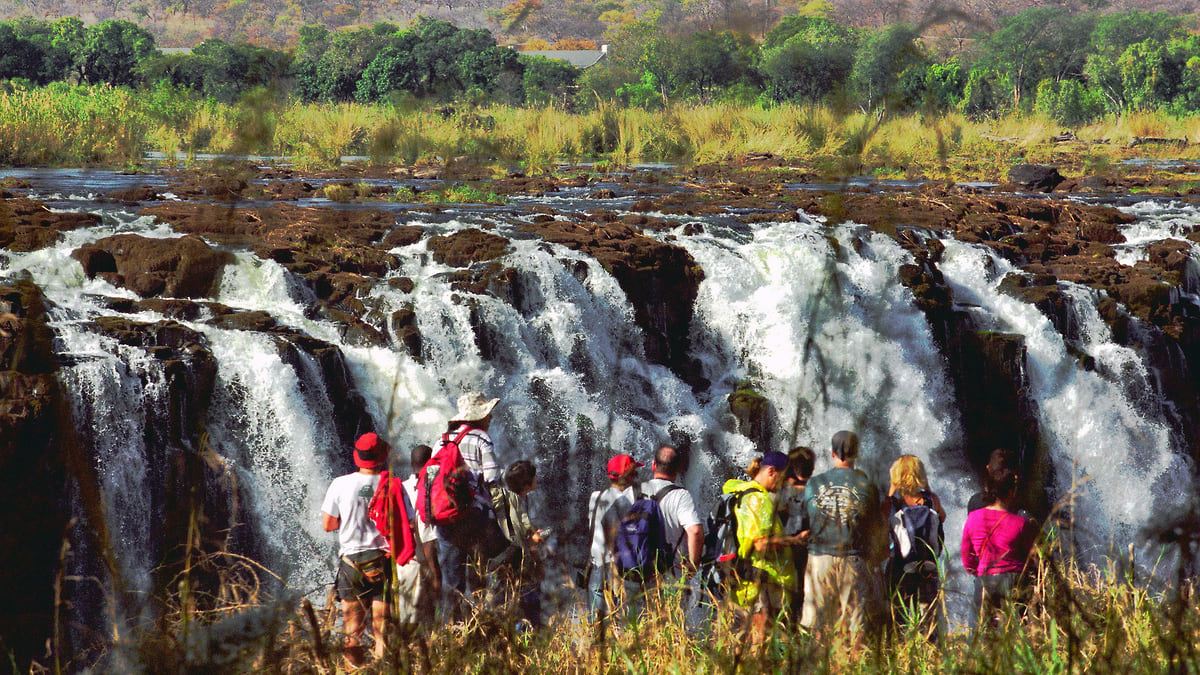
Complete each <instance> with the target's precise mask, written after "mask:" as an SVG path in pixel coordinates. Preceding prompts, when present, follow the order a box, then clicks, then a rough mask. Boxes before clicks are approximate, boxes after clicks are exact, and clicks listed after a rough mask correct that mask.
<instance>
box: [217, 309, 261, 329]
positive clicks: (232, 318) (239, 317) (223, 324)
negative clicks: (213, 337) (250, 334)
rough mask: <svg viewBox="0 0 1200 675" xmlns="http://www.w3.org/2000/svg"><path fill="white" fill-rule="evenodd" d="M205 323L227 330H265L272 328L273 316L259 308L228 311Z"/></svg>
mask: <svg viewBox="0 0 1200 675" xmlns="http://www.w3.org/2000/svg"><path fill="white" fill-rule="evenodd" d="M206 323H208V324H209V325H212V326H216V327H217V328H225V329H228V330H251V331H265V330H269V329H271V328H274V327H275V326H276V325H277V323H278V322H276V321H275V317H273V316H271V315H270V314H269V313H268V312H265V311H263V310H261V309H256V310H253V311H249V312H228V313H225V314H221V315H218V316H215V317H213V318H211V319H209V320H208V321H207V322H206Z"/></svg>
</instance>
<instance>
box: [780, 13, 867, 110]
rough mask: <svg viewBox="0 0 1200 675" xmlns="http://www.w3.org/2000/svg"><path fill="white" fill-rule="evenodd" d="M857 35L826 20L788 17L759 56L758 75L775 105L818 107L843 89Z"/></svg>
mask: <svg viewBox="0 0 1200 675" xmlns="http://www.w3.org/2000/svg"><path fill="white" fill-rule="evenodd" d="M857 47H858V34H857V33H856V32H854V31H852V30H851V29H848V28H844V27H842V26H839V25H838V24H836V23H834V22H832V21H829V20H827V19H818V18H812V17H801V16H793V17H786V18H784V19H783V21H781V22H780V23H779V25H777V26H776V27H775V28H774V29H772V30H771V32H769V33H767V37H766V39H765V41H764V43H763V47H762V49H761V51H760V52H759V58H758V66H757V68H758V71H759V73H760V74H761V75H762V78H763V79H764V81H765V83H766V86H767V91H768V93H769V95H770V96H771V98H773V99H774V100H776V101H796V102H811V103H816V102H820V101H822V100H824V99H826V98H827V97H828V96H829V95H830V94H831V93H833V92H834V91H835V90H837V89H839V88H841V87H844V86H845V85H846V83H847V82H848V80H849V78H850V73H851V72H852V70H853V68H854V58H855V50H856V49H857Z"/></svg>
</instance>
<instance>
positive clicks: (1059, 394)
mask: <svg viewBox="0 0 1200 675" xmlns="http://www.w3.org/2000/svg"><path fill="white" fill-rule="evenodd" d="M944 243H945V244H946V252H945V255H944V256H943V258H942V261H941V263H940V269H941V270H942V272H943V273H944V274H945V276H946V280H947V281H948V282H949V284H950V285H951V287H952V289H953V291H954V297H955V300H956V302H959V303H961V304H963V305H964V306H966V307H968V308H969V311H970V312H971V314H972V316H973V318H974V319H975V321H976V323H977V325H979V326H980V327H982V328H984V329H990V330H998V331H1004V332H1013V333H1018V334H1020V335H1022V336H1023V337H1024V339H1025V345H1026V347H1027V349H1028V352H1027V359H1026V363H1027V366H1028V371H1029V376H1030V377H1029V379H1030V385H1031V388H1032V391H1031V392H1030V393H1031V394H1032V397H1033V399H1034V400H1035V401H1036V403H1037V409H1038V412H1039V418H1040V419H1039V422H1040V427H1041V429H1042V431H1043V436H1042V439H1041V442H1042V443H1043V444H1044V445H1045V448H1046V450H1047V451H1048V456H1049V458H1050V459H1051V467H1052V470H1053V472H1054V475H1053V483H1052V484H1051V485H1049V486H1047V490H1048V492H1049V494H1048V495H1047V497H1048V498H1049V501H1050V502H1052V503H1053V504H1054V512H1055V515H1057V516H1058V517H1059V518H1061V519H1062V520H1063V521H1064V522H1065V521H1068V520H1069V521H1070V524H1071V525H1072V526H1073V532H1074V544H1075V547H1076V551H1077V553H1078V555H1079V556H1080V557H1081V559H1082V560H1084V561H1091V562H1098V561H1099V560H1100V559H1101V556H1105V555H1108V556H1112V557H1114V558H1115V559H1117V560H1118V561H1120V560H1122V559H1124V558H1127V556H1128V553H1127V548H1128V547H1129V546H1130V545H1131V544H1132V545H1140V544H1142V543H1143V542H1144V540H1143V536H1142V535H1141V533H1140V532H1139V530H1140V529H1141V528H1143V527H1145V526H1146V525H1148V524H1150V523H1151V522H1152V521H1153V519H1154V518H1156V517H1161V516H1162V514H1165V513H1171V512H1175V513H1181V512H1186V510H1187V508H1188V507H1189V506H1190V502H1189V500H1190V492H1191V485H1192V478H1191V476H1192V471H1191V469H1190V468H1189V467H1188V462H1187V460H1186V459H1185V456H1186V453H1185V452H1184V451H1183V449H1182V448H1179V447H1177V445H1176V441H1177V439H1175V438H1173V437H1172V434H1171V429H1170V424H1169V423H1168V421H1167V420H1165V419H1164V418H1163V414H1162V409H1161V406H1159V405H1157V401H1156V400H1155V399H1154V392H1153V390H1152V389H1151V388H1150V377H1149V373H1148V370H1147V367H1146V365H1145V364H1144V363H1143V362H1142V360H1141V357H1140V355H1139V354H1137V352H1136V351H1135V350H1132V349H1129V348H1127V347H1123V346H1121V345H1118V344H1115V343H1113V342H1112V339H1111V334H1110V332H1109V329H1108V327H1107V325H1106V324H1104V322H1103V321H1101V320H1100V314H1099V311H1098V309H1097V307H1096V304H1097V300H1098V295H1097V293H1096V292H1095V291H1092V290H1090V289H1086V288H1083V287H1080V286H1076V285H1074V284H1070V283H1068V282H1060V285H1061V286H1063V287H1064V288H1065V290H1066V293H1067V295H1068V297H1069V298H1071V300H1072V302H1071V303H1069V311H1070V312H1071V315H1072V321H1071V323H1073V324H1075V325H1077V326H1078V327H1079V330H1078V333H1079V337H1080V341H1081V344H1080V345H1078V347H1079V348H1081V349H1082V350H1083V351H1084V352H1086V353H1087V354H1089V355H1091V356H1092V357H1094V358H1095V360H1096V364H1097V367H1096V368H1095V369H1094V370H1089V369H1085V368H1083V367H1081V366H1080V365H1079V364H1078V363H1077V361H1076V359H1075V358H1074V357H1073V356H1072V354H1071V353H1070V350H1069V349H1068V344H1067V342H1066V340H1065V339H1064V337H1063V335H1062V334H1061V333H1059V332H1058V331H1057V330H1056V329H1055V327H1054V325H1053V324H1052V323H1051V320H1050V318H1048V317H1047V316H1046V315H1044V314H1042V313H1041V312H1040V311H1039V310H1038V309H1037V308H1035V307H1034V306H1032V305H1029V304H1027V303H1025V302H1022V301H1020V300H1018V299H1016V298H1013V297H1010V296H1008V295H1006V294H1004V293H1002V292H1001V291H1000V290H999V289H998V285H999V282H1000V280H1001V279H1003V278H1004V276H1005V275H1006V274H1008V273H1011V272H1013V271H1014V268H1013V267H1012V265H1011V264H1009V263H1008V262H1006V261H1004V260H1002V259H1000V258H998V257H996V256H995V255H994V254H993V253H992V252H991V251H990V250H988V249H986V248H983V247H980V246H972V245H968V244H963V243H960V242H956V241H952V240H947V241H945V242H944ZM951 522H953V521H951ZM1142 554H1143V555H1141V556H1140V557H1139V558H1138V562H1149V563H1152V562H1153V561H1154V559H1155V557H1156V555H1157V554H1158V551H1153V550H1151V551H1145V550H1143V551H1142Z"/></svg>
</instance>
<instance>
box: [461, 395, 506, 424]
mask: <svg viewBox="0 0 1200 675" xmlns="http://www.w3.org/2000/svg"><path fill="white" fill-rule="evenodd" d="M499 402H500V399H498V398H492V399H489V398H488V397H486V396H484V395H483V394H482V393H480V392H477V391H468V392H467V393H465V394H463V395H462V396H459V397H458V412H457V413H455V415H454V417H453V418H451V420H450V421H451V422H478V421H479V420H481V419H483V418H485V417H487V416H488V415H490V414H492V408H495V407H496V404H497V403H499Z"/></svg>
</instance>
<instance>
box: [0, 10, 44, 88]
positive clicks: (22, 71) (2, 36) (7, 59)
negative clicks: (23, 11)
mask: <svg viewBox="0 0 1200 675" xmlns="http://www.w3.org/2000/svg"><path fill="white" fill-rule="evenodd" d="M45 57H46V55H45V52H43V51H42V48H41V47H40V46H39V45H38V44H37V43H35V42H33V41H31V40H28V39H25V38H23V37H21V36H19V35H17V32H16V31H15V30H14V29H13V27H12V26H10V25H7V24H0V79H5V80H9V79H12V78H14V77H19V78H24V79H27V80H30V81H32V82H34V83H36V84H45V83H46V81H44V80H42V62H43V61H44V60H45Z"/></svg>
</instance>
